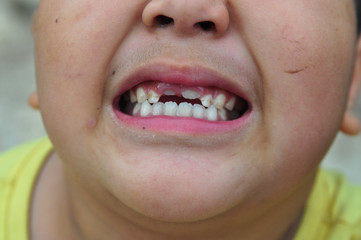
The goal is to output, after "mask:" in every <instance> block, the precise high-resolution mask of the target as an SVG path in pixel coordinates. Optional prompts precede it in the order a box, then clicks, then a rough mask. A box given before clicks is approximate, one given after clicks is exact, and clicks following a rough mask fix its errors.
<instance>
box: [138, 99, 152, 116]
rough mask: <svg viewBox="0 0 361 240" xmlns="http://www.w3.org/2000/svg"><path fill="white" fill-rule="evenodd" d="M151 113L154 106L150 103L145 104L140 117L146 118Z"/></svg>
mask: <svg viewBox="0 0 361 240" xmlns="http://www.w3.org/2000/svg"><path fill="white" fill-rule="evenodd" d="M151 112H152V105H150V104H149V102H148V101H145V102H143V103H142V107H141V109H140V116H141V117H146V116H148V115H149V113H151Z"/></svg>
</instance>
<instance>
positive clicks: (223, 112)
mask: <svg viewBox="0 0 361 240" xmlns="http://www.w3.org/2000/svg"><path fill="white" fill-rule="evenodd" d="M218 115H219V117H220V118H221V119H222V120H223V121H227V120H228V117H227V111H226V110H225V109H224V108H221V109H218Z"/></svg>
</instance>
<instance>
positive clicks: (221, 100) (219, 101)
mask: <svg viewBox="0 0 361 240" xmlns="http://www.w3.org/2000/svg"><path fill="white" fill-rule="evenodd" d="M225 103H226V95H224V94H223V93H221V94H218V95H217V97H216V98H215V99H214V101H213V105H214V106H215V107H216V108H217V109H221V108H223V106H224V104H225Z"/></svg>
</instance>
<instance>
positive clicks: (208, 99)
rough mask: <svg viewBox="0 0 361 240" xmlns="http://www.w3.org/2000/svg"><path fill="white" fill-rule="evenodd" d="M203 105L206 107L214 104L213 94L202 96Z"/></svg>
mask: <svg viewBox="0 0 361 240" xmlns="http://www.w3.org/2000/svg"><path fill="white" fill-rule="evenodd" d="M201 102H202V105H203V106H205V107H210V106H211V104H212V95H210V94H208V95H205V96H203V97H201Z"/></svg>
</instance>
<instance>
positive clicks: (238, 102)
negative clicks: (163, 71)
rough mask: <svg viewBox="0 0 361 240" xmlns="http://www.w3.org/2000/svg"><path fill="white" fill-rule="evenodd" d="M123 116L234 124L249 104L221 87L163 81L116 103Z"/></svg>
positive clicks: (143, 86)
mask: <svg viewBox="0 0 361 240" xmlns="http://www.w3.org/2000/svg"><path fill="white" fill-rule="evenodd" d="M113 105H114V108H115V109H117V110H118V111H120V112H122V113H123V114H126V115H129V116H133V117H141V118H147V117H148V118H149V117H155V116H168V117H181V118H193V119H202V120H205V121H232V120H236V119H239V118H241V117H242V116H244V115H245V114H246V113H247V112H249V111H250V108H251V107H250V104H249V102H248V101H247V100H246V99H244V98H242V97H239V96H237V95H235V94H233V93H230V92H229V91H226V90H223V89H220V88H218V87H204V86H190V85H182V84H176V83H166V82H161V81H145V82H142V83H140V84H138V85H137V86H135V87H133V88H131V89H130V90H128V91H126V92H125V93H124V94H122V95H120V96H118V97H117V98H116V99H115V100H114V103H113Z"/></svg>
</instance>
